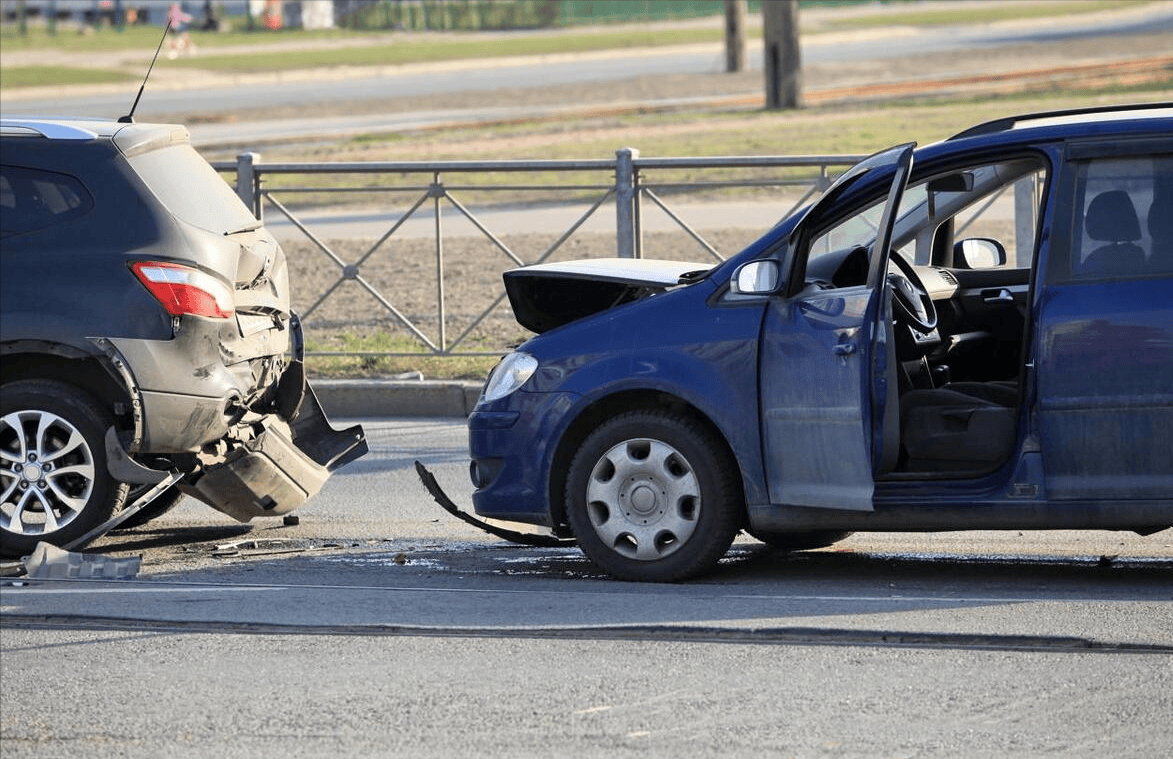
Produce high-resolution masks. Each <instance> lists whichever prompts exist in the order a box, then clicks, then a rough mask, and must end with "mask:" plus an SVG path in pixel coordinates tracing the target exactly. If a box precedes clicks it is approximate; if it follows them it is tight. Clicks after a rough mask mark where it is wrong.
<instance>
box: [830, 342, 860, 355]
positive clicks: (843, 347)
mask: <svg viewBox="0 0 1173 759" xmlns="http://www.w3.org/2000/svg"><path fill="white" fill-rule="evenodd" d="M831 351H832V352H833V353H834V354H835V355H836V356H850V355H851V354H852V353H855V343H836V345H835V347H833V348H832V349H831Z"/></svg>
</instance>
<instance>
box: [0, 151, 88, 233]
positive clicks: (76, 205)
mask: <svg viewBox="0 0 1173 759" xmlns="http://www.w3.org/2000/svg"><path fill="white" fill-rule="evenodd" d="M93 206H94V200H93V198H92V197H90V194H89V192H87V191H86V188H85V187H83V186H82V183H81V182H79V181H78V180H77V179H75V178H74V177H71V176H69V175H68V174H58V173H56V172H52V171H41V170H38V169H25V168H20V167H17V166H0V237H8V236H9V235H19V234H24V233H25V232H32V231H33V230H36V229H44V228H45V227H48V226H52V225H53V224H59V223H61V222H64V221H68V220H70V219H76V218H77V217H79V216H82V215H84V214H85V213H86V212H87V211H89V210H90V209H91V208H93Z"/></svg>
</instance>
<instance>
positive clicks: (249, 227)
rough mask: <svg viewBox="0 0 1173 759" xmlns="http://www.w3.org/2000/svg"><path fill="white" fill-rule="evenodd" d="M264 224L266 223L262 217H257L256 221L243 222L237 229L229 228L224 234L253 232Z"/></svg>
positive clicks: (227, 235) (228, 235) (229, 235)
mask: <svg viewBox="0 0 1173 759" xmlns="http://www.w3.org/2000/svg"><path fill="white" fill-rule="evenodd" d="M263 225H264V222H263V221H261V220H260V219H257V220H256V221H252V222H249V223H248V224H241V225H240V226H239V227H237V228H236V229H230V230H228V231H227V232H225V233H224V236H225V237H231V236H232V235H238V234H240V233H241V232H252V231H253V230H255V229H260V228H261V227H262V226H263Z"/></svg>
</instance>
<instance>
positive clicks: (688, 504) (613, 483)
mask: <svg viewBox="0 0 1173 759" xmlns="http://www.w3.org/2000/svg"><path fill="white" fill-rule="evenodd" d="M700 509H701V491H700V483H699V482H698V481H697V477H696V473H695V472H694V471H693V470H692V467H691V466H690V465H689V463H688V461H687V460H686V459H685V458H684V456H683V455H681V453H680V452H679V451H677V450H676V449H675V448H673V447H672V446H670V445H667V444H666V443H663V442H661V441H659V440H651V439H646V438H637V439H633V440H627V441H624V442H622V443H619V444H618V445H615V446H613V447H612V448H611V449H610V450H608V451H607V452H606V453H604V454H603V455H602V456H601V457H600V458H599V460H598V462H596V463H595V466H594V469H593V470H592V471H591V476H590V480H589V481H588V483H587V511H588V514H589V516H590V521H591V525H592V526H593V527H594V529H595V532H596V533H597V534H598V536H599V537H600V538H602V540H603V542H604V543H606V544H607V545H608V546H609V547H611V548H612V549H613V550H615V551H616V552H618V553H620V554H622V555H624V556H627V557H629V558H633V559H639V560H642V561H652V560H655V559H662V558H664V557H665V556H669V555H671V554H672V553H674V552H675V551H676V550H677V549H679V548H680V547H681V546H682V545H684V543H685V542H686V541H687V540H688V538H689V537H690V536H691V535H692V534H693V532H694V531H695V530H696V526H697V519H698V517H699V516H700Z"/></svg>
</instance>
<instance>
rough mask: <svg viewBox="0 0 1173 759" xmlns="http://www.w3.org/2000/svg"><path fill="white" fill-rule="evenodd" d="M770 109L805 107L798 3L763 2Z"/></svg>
mask: <svg viewBox="0 0 1173 759" xmlns="http://www.w3.org/2000/svg"><path fill="white" fill-rule="evenodd" d="M762 37H763V41H764V43H765V49H764V51H763V52H764V54H765V58H764V60H763V61H762V69H763V70H764V71H765V74H766V108H767V109H769V110H779V109H782V108H798V107H800V106H801V105H802V97H801V94H802V62H801V61H800V60H799V52H798V0H762Z"/></svg>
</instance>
